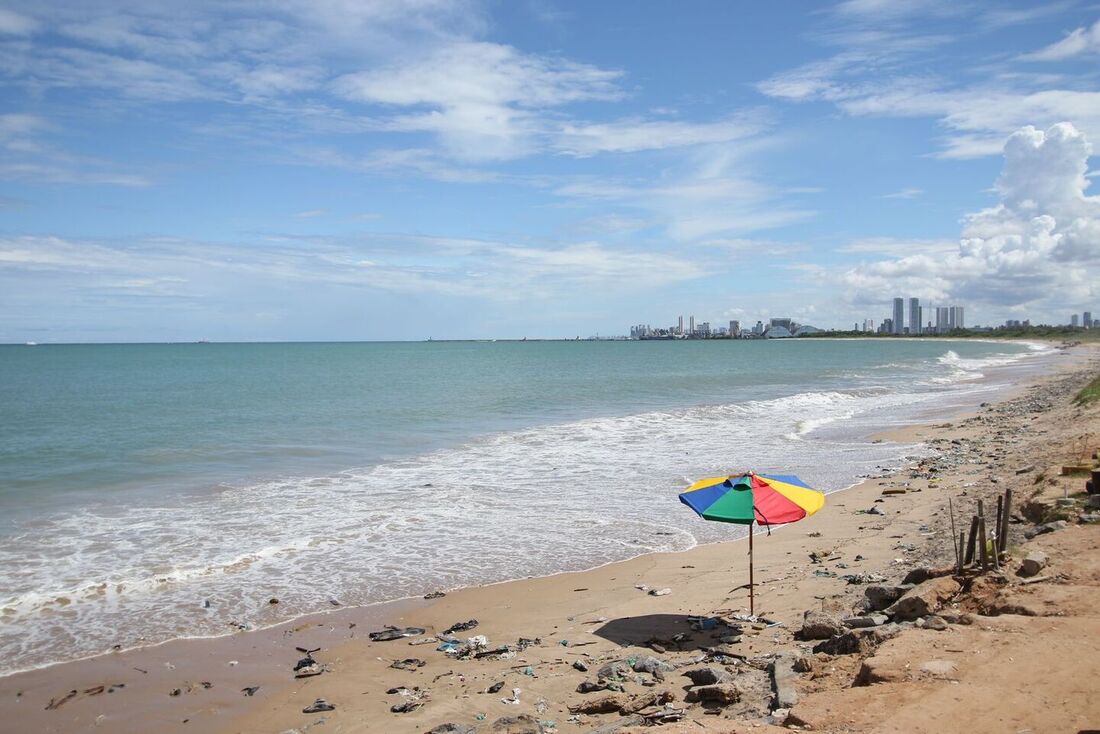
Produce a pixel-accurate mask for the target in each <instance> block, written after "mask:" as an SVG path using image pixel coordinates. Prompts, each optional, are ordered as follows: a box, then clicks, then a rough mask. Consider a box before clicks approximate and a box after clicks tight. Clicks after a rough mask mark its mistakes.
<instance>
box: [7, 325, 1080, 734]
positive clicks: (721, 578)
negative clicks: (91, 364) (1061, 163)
mask: <svg viewBox="0 0 1100 734" xmlns="http://www.w3.org/2000/svg"><path fill="white" fill-rule="evenodd" d="M1062 367H1063V368H1062V369H1061V370H1060V371H1058V372H1056V373H1055V374H1052V375H1048V376H1046V377H1043V378H1041V379H1038V380H1036V381H1035V382H1034V383H1032V384H1028V385H1021V386H1019V387H1018V389H1017V390H1016V391H1015V392H1014V394H1012V395H1011V396H1009V397H1008V399H1006V400H1005V401H1004V402H1000V403H997V404H993V405H985V406H983V407H982V408H981V409H980V410H979V411H978V412H977V413H974V414H969V415H962V416H956V417H953V418H951V419H950V420H946V421H943V422H939V423H936V424H934V425H921V426H912V427H910V428H906V429H904V430H901V431H897V432H893V433H891V434H889V435H885V436H883V437H882V439H883V440H896V441H901V442H923V443H924V444H926V445H927V446H929V447H930V448H931V449H933V450H934V453H933V455H932V456H930V457H927V458H924V459H919V460H917V459H914V461H913V462H912V463H911V465H910V466H908V467H906V468H905V469H903V470H902V471H900V472H897V473H895V474H892V475H889V476H881V477H876V478H872V479H868V480H867V481H864V482H862V483H861V484H859V485H857V486H855V487H853V488H851V489H848V490H845V491H844V492H841V493H836V494H833V495H831V496H830V497H829V500H828V504H827V506H826V508H825V510H823V511H822V512H820V513H818V514H817V515H815V516H813V517H811V518H808V519H806V520H804V521H802V522H800V523H797V524H794V525H791V526H787V527H783V528H780V529H777V530H774V531H773V532H771V533H770V534H760V535H758V536H757V537H756V542H755V556H756V565H755V574H756V575H755V578H756V581H757V589H756V612H757V615H758V617H759V618H760V619H759V620H757V621H752V620H745V619H744V618H742V619H740V620H739V619H738V618H737V615H746V614H747V613H748V592H747V588H746V587H745V586H744V585H745V584H746V583H747V581H748V576H747V557H746V552H747V544H746V543H744V542H734V543H725V544H715V545H706V546H700V547H697V548H694V549H692V550H690V551H686V552H683V553H666V554H655V555H646V556H641V557H638V558H635V559H633V560H630V561H626V562H622V563H615V564H611V565H607V566H604V567H601V568H597V569H594V570H590V571H585V572H581V573H569V574H561V575H556V576H550V577H546V578H532V579H525V580H520V581H513V582H508V583H502V584H496V585H491V586H483V587H477V588H469V589H462V590H458V591H453V592H450V593H447V594H446V595H445V596H444V597H442V598H437V599H432V600H422V599H416V600H409V601H404V602H398V603H392V604H384V605H377V606H373V607H366V608H346V609H345V608H334V609H333V611H332V612H330V613H327V614H322V615H312V616H309V617H306V618H302V619H299V620H296V621H294V622H291V623H287V624H283V625H279V626H276V627H272V628H268V629H263V630H259V631H253V632H242V633H239V634H236V635H232V636H228V637H220V638H215V639H202V640H177V641H173V642H169V643H166V644H163V645H159V646H156V647H150V648H144V649H138V650H132V651H126V652H118V653H115V654H109V655H105V656H99V657H96V658H91V659H87V660H82V661H76V662H71V663H65V664H60V665H55V666H52V667H49V668H45V669H41V670H36V671H30V672H26V673H20V674H17V675H13V676H8V677H6V678H4V679H0V721H3V722H5V723H4V724H0V730H3V731H13V732H14V731H40V732H76V731H93V730H95V731H111V732H123V733H125V732H147V731H153V730H158V731H189V732H299V733H301V732H305V731H314V732H367V731H383V730H385V731H387V732H391V733H392V734H400V733H403V732H425V731H429V730H432V729H433V728H435V727H438V726H440V725H444V724H453V727H452V728H450V729H441V730H440V731H455V732H461V731H474V730H475V728H476V731H479V732H490V731H499V732H521V731H523V732H527V731H531V732H540V731H541V732H551V731H558V732H586V731H597V730H598V731H601V732H610V731H615V730H619V728H620V727H622V728H623V730H626V728H629V727H630V726H633V725H640V724H642V723H643V720H642V719H641V718H639V717H640V716H644V715H645V714H646V713H647V712H653V711H662V710H663V711H682V720H681V721H680V722H679V723H674V724H670V725H669V726H666V727H665V728H664V730H666V731H674V730H680V729H682V730H683V731H696V730H698V729H700V728H703V729H706V730H712V731H730V732H735V731H742V730H746V731H747V730H749V728H752V730H766V729H767V728H768V727H773V726H774V727H780V726H785V727H799V728H812V729H813V730H815V731H910V732H913V731H929V732H931V731H962V730H968V731H973V732H980V731H989V732H1001V731H1032V732H1041V731H1078V730H1083V729H1089V728H1098V727H1100V703H1098V702H1097V701H1096V700H1095V696H1093V695H1091V691H1092V690H1093V689H1094V684H1093V682H1094V681H1095V680H1096V677H1097V674H1100V642H1098V641H1097V639H1096V635H1095V632H1096V630H1097V629H1098V626H1097V625H1098V624H1100V620H1098V619H1097V616H1096V612H1095V609H1096V602H1097V601H1098V600H1100V556H1098V555H1097V551H1098V550H1100V527H1098V525H1097V524H1095V523H1090V522H1081V521H1080V518H1082V517H1083V518H1086V520H1087V519H1089V518H1096V517H1097V515H1096V514H1091V515H1090V514H1089V513H1090V510H1089V509H1088V508H1087V507H1086V506H1085V502H1086V500H1085V498H1084V497H1083V496H1081V495H1082V494H1083V491H1084V479H1083V478H1081V477H1079V476H1066V477H1063V476H1060V474H1059V469H1060V467H1061V466H1063V465H1068V464H1076V463H1080V462H1082V461H1086V460H1088V459H1089V457H1090V456H1091V454H1092V452H1094V451H1096V450H1097V449H1100V405H1098V404H1095V403H1094V404H1093V405H1091V406H1089V407H1086V408H1081V407H1077V406H1075V405H1074V404H1073V402H1072V398H1073V396H1074V395H1075V394H1076V392H1077V391H1078V390H1079V389H1080V388H1081V387H1082V386H1083V385H1084V384H1085V383H1087V382H1088V380H1089V379H1091V377H1092V376H1094V375H1095V374H1096V372H1097V357H1096V352H1095V350H1093V349H1091V348H1088V347H1080V348H1077V349H1074V350H1071V356H1069V357H1066V358H1065V359H1064V364H1063V365H1062ZM1010 486H1011V487H1012V488H1013V489H1014V491H1015V492H1016V497H1017V498H1020V497H1026V498H1027V500H1028V501H1029V502H1031V503H1032V504H1033V505H1035V507H1049V508H1051V512H1052V513H1054V512H1055V510H1058V511H1060V512H1061V514H1062V515H1064V516H1065V517H1066V518H1067V523H1066V525H1065V527H1064V528H1061V529H1058V530H1057V531H1056V532H1051V533H1048V534H1043V535H1039V536H1037V537H1036V538H1035V539H1034V540H1025V538H1024V531H1025V530H1027V529H1029V528H1032V527H1034V526H1036V525H1037V523H1036V520H1040V519H1041V520H1046V519H1047V518H1046V517H1042V516H1041V512H1040V510H1037V509H1034V508H1032V510H1030V511H1029V513H1024V514H1020V515H1019V516H1018V517H1015V518H1014V520H1013V522H1012V523H1011V524H1010V526H1009V527H1010V535H1009V543H1008V553H1007V558H1006V560H1005V564H1004V568H1003V569H1002V571H1001V572H999V573H989V574H986V575H984V576H981V577H978V578H974V577H973V576H967V577H966V578H963V579H960V581H961V582H962V583H961V586H960V588H958V589H956V590H954V591H952V592H951V593H949V594H946V595H945V598H943V599H942V600H940V602H939V604H940V605H941V606H942V609H940V610H939V613H938V616H937V619H940V620H942V621H944V622H945V624H944V629H937V628H936V627H938V625H939V622H935V623H929V624H925V620H924V619H923V618H921V619H919V620H917V621H914V620H908V621H902V620H897V619H896V620H894V622H893V623H891V624H890V625H884V628H885V627H889V628H890V630H891V632H890V636H889V638H888V639H887V635H882V637H883V639H881V640H878V639H876V640H875V641H874V642H873V643H868V644H866V645H862V644H861V645H860V650H859V651H857V652H855V653H852V654H831V653H826V652H816V653H815V652H814V651H813V648H814V647H815V646H816V645H819V644H820V643H821V642H822V640H814V639H810V640H806V639H798V636H796V633H798V632H799V631H800V630H801V629H802V627H803V622H804V615H805V612H806V611H807V610H814V611H817V612H822V613H824V615H825V616H826V617H828V618H830V619H832V620H834V621H836V620H840V619H843V618H846V617H851V616H852V615H853V614H854V613H855V610H858V609H860V608H861V604H862V602H863V600H864V599H865V594H866V589H867V587H868V586H874V585H880V584H897V583H898V582H900V581H901V580H902V579H903V578H904V577H905V576H906V575H907V574H908V573H909V572H911V571H912V570H913V569H916V568H934V569H942V568H943V567H944V566H945V565H946V566H950V565H951V564H952V563H953V558H954V556H953V551H952V547H953V546H952V538H953V537H954V536H955V531H953V530H952V527H951V522H950V517H949V515H948V513H947V511H946V507H947V502H948V499H949V498H950V499H951V500H952V503H953V507H954V512H955V519H956V522H957V523H962V522H968V521H969V518H970V517H971V515H972V514H973V513H974V508H975V505H976V502H977V500H978V499H983V500H985V502H986V507H987V508H988V507H990V506H991V502H993V497H995V496H996V495H997V494H998V493H1000V492H1002V491H1003V490H1004V489H1005V488H1006V487H1010ZM1059 498H1062V499H1066V498H1069V499H1072V502H1070V501H1066V502H1063V503H1061V505H1059V504H1058V503H1057V500H1058V499H1059ZM869 510H870V511H872V512H868V511H869ZM682 511H685V510H684V508H682V507H680V506H679V505H678V504H676V503H675V502H672V503H670V505H669V512H670V513H672V512H682ZM1091 512H1092V513H1095V511H1091ZM1036 513H1039V514H1036ZM1050 516H1053V515H1050ZM1037 549H1042V550H1043V551H1045V552H1046V553H1047V555H1048V556H1049V559H1050V560H1049V568H1046V569H1044V570H1042V571H1041V572H1040V573H1041V576H1044V577H1046V578H1041V579H1040V580H1039V582H1037V583H1024V581H1025V580H1026V579H1023V578H1021V577H1019V576H1017V575H1016V571H1017V569H1018V568H1019V566H1020V563H1021V560H1022V559H1023V558H1024V557H1025V556H1026V555H1027V554H1028V553H1030V552H1032V551H1033V550H1037ZM846 577H848V578H846ZM941 578H947V579H950V576H941ZM1034 578H1038V577H1032V580H1034ZM664 589H668V590H669V592H668V593H667V594H663V595H652V594H650V593H648V592H649V591H650V590H654V591H657V590H664ZM692 617H702V618H704V619H714V620H721V621H718V622H707V623H704V625H703V626H704V627H705V628H704V629H702V630H693V629H692V626H691V624H690V621H691V620H690V619H689V618H692ZM471 620H476V626H474V625H468V627H469V629H466V630H463V631H458V632H456V633H455V634H456V636H457V637H458V638H460V639H461V640H462V641H465V640H466V639H467V638H469V637H472V636H474V635H484V636H485V638H487V643H488V647H487V649H488V650H496V649H498V648H499V647H501V646H505V645H507V646H508V650H507V651H506V652H505V653H504V654H493V655H485V656H483V657H480V658H471V659H455V658H452V657H450V656H448V655H446V654H444V653H443V652H440V651H437V649H436V648H437V646H438V642H429V643H426V644H416V643H418V642H422V641H423V640H424V638H428V637H436V638H438V636H439V634H440V633H442V632H443V631H444V630H446V629H448V628H451V627H452V626H453V625H455V624H456V623H468V622H470V621H471ZM898 622H901V623H900V624H896V623H898ZM712 624H713V625H716V626H714V627H711V626H709V625H712ZM384 625H394V626H396V627H399V628H404V627H415V628H423V630H424V632H423V633H417V634H414V635H412V636H410V637H405V638H399V639H395V640H391V641H378V642H376V641H371V640H370V639H368V633H369V632H372V631H379V630H382V629H383V627H384ZM732 625H737V627H734V626H732ZM895 625H896V626H895ZM738 628H739V629H738ZM845 632H846V630H845V629H843V628H838V629H837V630H836V634H835V635H831V637H841V636H843V634H844V633H845ZM824 641H825V642H828V637H826V639H825V640H824ZM307 657H309V658H312V660H313V661H315V662H314V664H313V665H305V666H302V667H303V668H306V669H307V671H306V672H316V673H317V674H316V675H311V676H309V677H302V678H295V672H294V668H295V666H296V665H297V664H299V661H302V660H303V658H307ZM649 657H653V658H655V659H656V660H657V661H658V662H657V663H653V664H651V667H653V666H656V667H655V668H654V670H655V671H656V672H654V670H650V671H648V672H637V671H630V672H629V673H628V674H626V675H622V674H621V671H620V674H619V675H616V676H613V678H614V681H615V684H614V685H612V686H611V687H610V688H607V687H606V680H604V681H603V684H601V682H600V680H599V671H600V668H601V667H603V666H606V665H608V664H610V663H615V662H617V661H623V660H629V661H633V663H638V662H639V661H641V664H642V667H643V668H644V666H645V661H646V660H648V658H649ZM409 660H412V661H411V662H405V663H403V664H402V663H401V661H409ZM777 661H778V662H777ZM785 661H786V662H785ZM304 662H305V663H307V664H308V663H309V661H308V660H307V661H304ZM395 663H397V665H398V667H394V664H395ZM785 666H786V667H785ZM788 667H790V668H793V670H791V671H788V672H789V675H788V674H785V673H784V671H785V670H787V668H788ZM701 668H712V669H716V670H719V671H721V672H724V673H725V675H726V676H728V682H727V683H723V684H722V685H728V686H730V688H729V690H728V691H727V692H726V693H725V694H723V695H724V696H725V699H723V701H722V702H721V703H719V702H718V701H717V699H712V700H710V701H709V702H708V701H704V702H689V701H686V700H685V699H686V698H688V697H691V695H692V694H691V693H690V691H689V687H690V686H691V683H692V681H690V680H689V679H688V678H687V677H684V673H685V672H688V671H694V670H698V669H701ZM777 671H778V672H777ZM299 672H301V671H299ZM723 679H725V677H723ZM777 679H778V680H779V682H778V683H777V682H776V681H777ZM585 681H589V683H590V687H592V688H597V689H599V688H601V687H602V690H594V691H592V692H589V693H580V692H578V687H579V686H581V685H582V684H583V683H584V682H585ZM853 683H857V685H853ZM517 689H518V690H517ZM780 689H782V690H780ZM489 690H492V691H493V692H492V693H489V692H487V691H489ZM391 691H392V692H391ZM792 692H793V694H792ZM715 695H716V696H717V695H718V694H717V693H716V694H715ZM792 695H793V697H792ZM616 696H618V697H619V698H615V697H616ZM318 699H323V701H324V702H327V703H328V704H331V705H332V706H333V707H334V709H333V710H329V711H319V712H314V713H303V709H306V708H309V707H310V706H311V705H312V704H314V703H315V702H317V701H318ZM601 699H607V700H606V701H604V705H603V708H605V709H606V710H603V709H602V708H601V705H600V704H596V703H593V702H597V701H600V700H601ZM624 703H625V704H626V705H624ZM646 703H648V704H649V705H648V706H646V705H643V704H646ZM788 704H789V705H788ZM401 707H404V708H405V709H407V710H406V711H405V712H395V711H394V709H395V708H396V709H400V708H401ZM631 709H637V710H636V711H633V712H630V710H631ZM602 710H603V712H599V711H602ZM624 710H625V711H628V713H626V714H624V713H623V711H624ZM669 718H670V719H674V718H680V717H679V716H669Z"/></svg>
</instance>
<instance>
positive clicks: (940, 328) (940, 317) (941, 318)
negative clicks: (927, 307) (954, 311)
mask: <svg viewBox="0 0 1100 734" xmlns="http://www.w3.org/2000/svg"><path fill="white" fill-rule="evenodd" d="M950 329H951V309H949V308H947V307H946V306H936V333H937V334H944V333H946V332H947V331H949V330H950Z"/></svg>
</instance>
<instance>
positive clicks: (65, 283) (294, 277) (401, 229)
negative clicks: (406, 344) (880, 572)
mask: <svg viewBox="0 0 1100 734" xmlns="http://www.w3.org/2000/svg"><path fill="white" fill-rule="evenodd" d="M0 85H2V86H0V90H2V91H0V95H2V96H0V342H23V341H38V342H41V343H46V342H71V341H91V342H113V341H191V340H197V339H210V340H389V339H413V340H418V339H426V338H429V337H431V338H435V339H443V338H519V337H525V336H526V337H530V338H539V337H544V338H545V337H567V338H571V337H574V336H580V337H582V338H583V337H587V336H592V335H597V334H599V335H615V334H625V333H627V332H628V331H629V328H630V326H631V325H634V324H650V325H652V326H655V327H657V326H668V325H671V324H674V323H675V322H676V319H677V317H678V316H680V315H683V316H684V317H685V320H686V318H687V317H688V316H690V315H694V316H695V318H696V320H697V321H710V322H711V323H712V324H715V325H719V324H726V323H727V322H728V321H729V320H731V319H739V320H742V321H747V322H749V323H755V321H756V320H757V319H764V320H766V319H767V318H769V317H793V318H795V319H796V320H798V321H800V322H802V323H810V324H813V325H816V326H818V327H822V328H850V327H851V325H852V324H853V323H855V322H862V321H863V319H865V318H871V319H874V320H875V322H876V323H878V322H879V321H880V320H881V319H882V318H883V317H885V316H888V315H889V314H890V311H891V301H892V298H893V297H895V296H902V297H906V298H909V297H918V298H920V299H921V300H922V302H923V303H924V304H925V305H929V306H940V305H943V306H946V305H961V306H964V307H965V309H966V314H967V316H966V320H967V322H968V325H974V324H997V323H1003V321H1004V320H1005V319H1010V318H1012V319H1024V318H1028V319H1031V320H1032V321H1033V322H1046V323H1068V322H1069V318H1070V314H1071V313H1074V312H1081V311H1086V310H1089V311H1093V312H1095V313H1098V314H1100V285H1098V283H1100V196H1097V195H1096V194H1095V193H1093V194H1090V191H1092V192H1095V190H1096V189H1097V188H1100V185H1098V184H1097V183H1096V181H1097V177H1098V173H1097V168H1096V166H1097V158H1096V157H1092V158H1090V156H1092V154H1093V152H1094V146H1096V145H1100V5H1098V4H1096V3H1095V2H1087V1H1084V0H1082V1H1079V2H1075V1H1073V0H1064V1H1055V2H1043V3H1038V2H1036V3H1022V2H1004V3H983V2H971V1H969V0H949V1H941V0H921V1H919V2H918V1H917V0H906V1H898V2H893V1H888V0H843V1H842V2H837V3H833V4H826V3H820V2H785V3H729V2H702V1H698V2H686V3H656V2H653V3H635V2H625V1H623V2H610V1H609V2H600V3H591V2H576V3H568V2H562V1H557V0H509V1H505V0H499V1H496V2H478V1H477V0H375V1H374V2H357V1H355V0H250V1H249V2H240V1H237V0H219V1H218V2H208V1H206V0H191V1H190V2H187V3H181V2H168V1H164V0H143V1H142V2H137V1H131V2H119V1H115V0H71V1H70V0H40V1H39V2H36V3H34V4H31V3H4V2H3V0H0ZM1090 184H1091V185H1090Z"/></svg>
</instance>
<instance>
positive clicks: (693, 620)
mask: <svg viewBox="0 0 1100 734" xmlns="http://www.w3.org/2000/svg"><path fill="white" fill-rule="evenodd" d="M687 621H688V624H690V625H691V628H692V629H693V630H695V631H696V632H706V631H708V630H713V629H717V628H718V625H722V624H725V622H724V621H723V620H721V619H719V618H718V617H688V618H687Z"/></svg>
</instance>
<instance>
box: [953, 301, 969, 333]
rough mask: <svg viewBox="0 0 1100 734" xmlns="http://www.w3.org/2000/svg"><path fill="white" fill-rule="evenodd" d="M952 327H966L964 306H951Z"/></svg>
mask: <svg viewBox="0 0 1100 734" xmlns="http://www.w3.org/2000/svg"><path fill="white" fill-rule="evenodd" d="M951 328H952V329H965V328H966V322H965V320H964V319H963V307H962V306H952V307H951Z"/></svg>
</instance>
